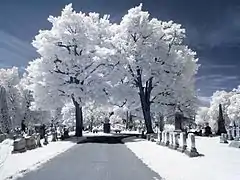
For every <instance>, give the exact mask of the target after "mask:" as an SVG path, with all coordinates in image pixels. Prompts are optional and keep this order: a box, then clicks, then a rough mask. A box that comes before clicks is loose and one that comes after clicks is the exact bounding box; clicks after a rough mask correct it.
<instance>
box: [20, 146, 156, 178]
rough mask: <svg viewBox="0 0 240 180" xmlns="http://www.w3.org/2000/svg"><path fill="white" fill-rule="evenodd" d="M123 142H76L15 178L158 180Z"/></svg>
mask: <svg viewBox="0 0 240 180" xmlns="http://www.w3.org/2000/svg"><path fill="white" fill-rule="evenodd" d="M160 179H161V177H160V176H159V175H158V174H156V173H155V172H153V171H152V170H151V169H149V168H148V167H147V166H146V165H144V164H143V163H142V162H141V161H140V160H139V159H138V158H137V157H136V156H135V155H134V154H133V153H132V152H131V151H130V150H129V149H128V148H127V147H126V146H125V145H124V144H104V143H84V144H78V145H76V146H74V147H73V148H71V149H70V150H68V151H66V152H65V153H62V154H60V155H59V156H57V157H56V158H54V159H52V160H51V161H49V162H48V163H46V164H44V165H43V166H42V167H41V168H40V169H38V170H37V171H32V172H29V173H28V174H26V175H25V176H24V177H22V178H19V179H18V180H160Z"/></svg>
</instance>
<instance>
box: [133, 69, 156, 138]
mask: <svg viewBox="0 0 240 180" xmlns="http://www.w3.org/2000/svg"><path fill="white" fill-rule="evenodd" d="M137 77H138V78H137V83H138V88H139V96H140V101H141V106H142V111H143V117H144V120H145V125H146V129H147V134H151V133H154V132H153V129H152V120H151V108H150V106H151V103H150V97H151V96H150V95H151V90H152V78H150V79H149V80H148V81H147V82H146V86H145V87H143V85H142V76H141V71H140V70H139V69H138V70H137Z"/></svg>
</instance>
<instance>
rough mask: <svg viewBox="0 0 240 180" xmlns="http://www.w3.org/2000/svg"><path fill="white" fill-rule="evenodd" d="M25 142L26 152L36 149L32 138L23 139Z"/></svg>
mask: <svg viewBox="0 0 240 180" xmlns="http://www.w3.org/2000/svg"><path fill="white" fill-rule="evenodd" d="M25 140H26V148H27V149H28V150H31V149H35V148H36V141H35V138H34V136H27V137H25Z"/></svg>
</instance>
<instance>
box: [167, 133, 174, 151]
mask: <svg viewBox="0 0 240 180" xmlns="http://www.w3.org/2000/svg"><path fill="white" fill-rule="evenodd" d="M169 135H170V142H169V146H168V147H169V148H171V149H173V148H174V144H173V143H174V140H173V132H170V133H169Z"/></svg>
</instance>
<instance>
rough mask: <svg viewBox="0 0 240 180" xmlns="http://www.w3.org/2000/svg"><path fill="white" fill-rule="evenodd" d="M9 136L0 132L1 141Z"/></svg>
mask: <svg viewBox="0 0 240 180" xmlns="http://www.w3.org/2000/svg"><path fill="white" fill-rule="evenodd" d="M6 138H7V136H6V134H0V143H1V142H3V141H4V140H5V139H6Z"/></svg>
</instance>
